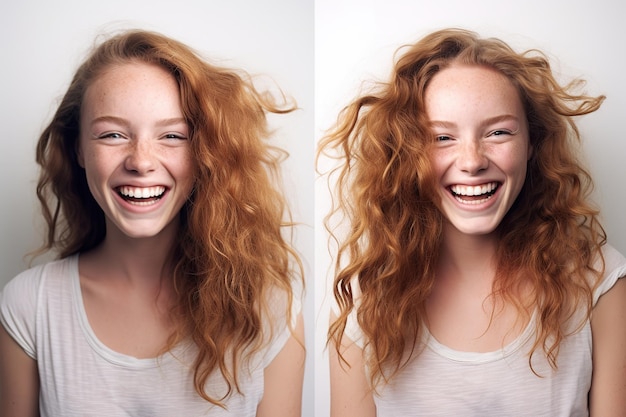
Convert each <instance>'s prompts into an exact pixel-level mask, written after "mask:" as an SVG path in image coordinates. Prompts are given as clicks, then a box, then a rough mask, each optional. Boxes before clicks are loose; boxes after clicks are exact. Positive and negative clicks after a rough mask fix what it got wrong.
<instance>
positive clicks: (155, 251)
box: [81, 224, 178, 286]
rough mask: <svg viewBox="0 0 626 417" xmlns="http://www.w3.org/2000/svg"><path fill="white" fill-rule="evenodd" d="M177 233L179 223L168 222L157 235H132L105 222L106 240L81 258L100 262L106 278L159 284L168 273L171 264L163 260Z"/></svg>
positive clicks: (167, 254) (135, 283)
mask: <svg viewBox="0 0 626 417" xmlns="http://www.w3.org/2000/svg"><path fill="white" fill-rule="evenodd" d="M177 232H178V225H177V224H171V225H169V226H168V227H166V228H165V229H164V230H162V231H161V233H159V234H158V235H156V236H151V237H146V238H131V237H128V236H126V235H125V234H124V233H122V232H121V231H120V230H119V229H117V228H116V227H114V226H112V225H109V224H107V234H106V238H105V240H104V241H103V242H102V244H101V245H100V246H99V247H97V248H95V249H94V250H92V251H90V252H89V253H87V254H85V255H84V257H85V258H89V259H90V260H92V261H94V262H95V263H96V264H97V265H99V267H100V268H102V269H101V270H102V272H106V275H107V276H108V277H109V279H112V280H113V279H118V280H121V281H125V282H127V283H129V284H131V285H142V286H155V285H156V286H160V285H161V284H162V282H161V281H162V278H163V277H167V276H168V275H169V274H170V270H169V268H171V265H168V264H166V260H167V259H168V258H169V254H170V251H171V249H172V246H173V244H174V240H175V238H176V233H177ZM82 256H83V255H81V257H82Z"/></svg>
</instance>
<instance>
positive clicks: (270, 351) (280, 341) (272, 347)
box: [262, 294, 302, 368]
mask: <svg viewBox="0 0 626 417" xmlns="http://www.w3.org/2000/svg"><path fill="white" fill-rule="evenodd" d="M274 296H275V297H274V300H273V301H277V300H276V297H277V296H278V295H277V294H274ZM281 298H282V299H283V300H284V296H283V297H281ZM272 304H273V308H271V310H273V312H274V313H275V316H274V323H271V324H269V325H267V326H266V328H268V329H273V331H272V332H271V333H270V335H271V336H272V339H271V340H270V342H269V346H268V348H267V349H266V351H265V353H264V354H263V364H262V365H263V368H266V367H267V366H268V365H269V364H270V363H271V362H272V361H273V360H274V358H276V356H277V355H278V354H279V353H280V351H281V350H282V349H283V347H284V346H285V344H286V343H287V340H289V337H291V330H290V327H295V325H296V320H297V318H298V314H300V312H301V310H302V302H301V301H300V299H299V298H298V297H296V296H294V297H293V301H292V303H291V318H292V320H291V324H290V325H289V326H288V325H287V321H286V319H285V315H284V313H282V314H281V313H280V312H281V311H283V312H284V311H285V309H282V310H281V309H279V308H276V306H277V305H282V306H284V305H285V303H284V302H274V303H272Z"/></svg>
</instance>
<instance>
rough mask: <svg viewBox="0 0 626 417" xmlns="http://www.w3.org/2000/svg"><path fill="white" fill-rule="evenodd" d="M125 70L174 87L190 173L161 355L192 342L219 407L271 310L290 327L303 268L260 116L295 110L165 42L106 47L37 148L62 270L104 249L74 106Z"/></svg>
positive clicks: (133, 35) (198, 369)
mask: <svg viewBox="0 0 626 417" xmlns="http://www.w3.org/2000/svg"><path fill="white" fill-rule="evenodd" d="M132 62H142V63H149V64H154V65H158V66H159V67H161V68H163V69H165V70H166V71H167V72H169V73H170V74H172V76H173V77H174V78H175V79H176V81H177V83H178V86H179V88H180V94H181V106H182V111H183V114H184V117H185V119H186V121H187V123H188V125H189V128H190V139H189V140H190V146H191V149H192V154H193V158H194V164H195V167H196V170H195V172H194V175H195V186H194V190H193V193H192V195H191V196H190V197H189V200H188V201H187V202H186V204H185V206H184V207H183V209H182V211H181V214H180V216H181V228H180V231H179V233H178V238H177V239H178V240H177V242H175V245H174V246H173V249H172V252H171V253H170V255H169V261H170V262H171V264H172V265H173V271H174V277H173V279H174V288H175V291H176V297H177V300H176V307H175V311H174V313H175V314H177V315H178V316H179V317H180V318H181V322H182V326H180V328H179V329H178V330H177V331H176V333H175V334H173V335H172V336H171V337H170V340H169V344H168V347H167V350H169V349H171V348H172V347H173V346H174V345H175V344H177V343H178V342H180V341H181V340H183V339H186V338H190V339H191V340H193V342H195V344H196V345H197V347H198V354H197V357H196V359H195V362H194V385H195V389H196V391H197V392H198V394H199V395H200V396H202V397H203V398H204V399H206V400H207V401H210V402H211V403H213V404H216V405H220V406H223V400H224V399H225V398H227V397H228V396H229V395H230V394H231V393H232V392H234V391H238V392H240V388H239V384H238V377H237V374H238V367H239V366H241V365H240V364H241V363H242V360H243V359H245V358H246V357H248V358H249V357H250V355H252V354H253V353H254V352H257V351H258V350H259V349H261V347H262V346H263V344H264V343H265V342H267V341H268V337H269V336H270V335H267V334H265V333H267V332H265V333H264V332H263V330H262V329H264V328H265V329H267V326H264V325H265V324H267V321H268V320H269V321H271V317H272V312H273V313H274V314H276V313H277V311H276V309H277V305H280V306H281V308H282V307H284V316H285V317H286V323H287V325H289V326H291V323H292V319H293V317H292V314H291V310H292V302H294V296H296V294H295V288H296V286H295V285H294V284H295V282H296V281H298V277H299V278H300V280H301V278H302V265H301V262H300V259H299V256H298V254H297V253H296V251H295V250H294V249H293V247H292V246H291V244H290V242H289V240H290V237H289V236H290V231H292V226H293V223H292V222H291V220H290V215H289V211H288V209H287V206H286V201H285V198H284V197H283V196H282V194H281V193H280V191H279V188H280V175H279V164H280V163H281V161H282V160H283V159H284V158H285V156H286V153H285V152H284V151H281V150H280V149H278V148H275V147H272V146H270V145H269V144H268V143H267V139H268V137H269V136H270V132H269V129H268V126H267V120H266V115H267V113H268V112H270V113H287V112H290V111H292V110H294V109H295V104H294V103H293V102H291V101H290V100H288V99H287V98H286V97H285V96H284V95H282V93H280V94H270V93H269V92H260V91H258V90H257V89H255V87H254V85H253V82H252V80H251V78H250V77H249V76H248V75H247V74H246V73H244V72H242V71H235V70H231V69H227V68H221V67H217V66H214V65H212V64H210V63H208V62H207V61H206V60H204V59H202V58H201V57H200V56H199V54H197V53H196V52H195V51H193V50H192V49H190V48H189V47H188V46H186V45H184V44H182V43H180V42H178V41H175V40H173V39H170V38H168V37H165V36H163V35H160V34H157V33H153V32H147V31H141V30H131V31H126V32H123V33H121V34H118V35H116V36H113V37H111V38H109V39H108V40H105V41H104V42H102V43H101V44H100V45H99V46H97V47H96V48H95V49H94V51H93V52H92V53H91V55H90V56H89V57H88V58H87V59H86V60H85V62H84V63H83V64H82V65H81V66H80V67H79V69H78V70H77V72H76V74H75V76H74V78H73V80H72V81H71V84H70V86H69V88H68V90H67V92H66V94H65V95H64V97H63V99H62V101H61V103H60V105H59V107H58V109H57V111H56V113H55V115H54V117H53V119H52V121H51V122H50V124H49V125H48V126H47V127H46V129H45V130H44V131H43V133H42V134H41V137H40V138H39V142H38V144H37V149H36V154H37V162H38V163H39V165H40V166H41V173H40V177H39V181H38V184H37V196H38V198H39V200H40V202H41V205H42V209H43V216H44V218H45V221H46V223H47V237H46V239H45V243H44V245H43V246H42V248H41V250H40V251H41V252H45V251H47V250H54V251H56V253H58V255H59V257H60V258H63V257H67V256H70V255H73V254H76V253H80V252H84V251H88V250H90V249H92V248H94V247H95V246H97V245H98V244H100V243H101V242H102V241H103V239H104V238H105V233H106V230H105V218H104V213H103V211H102V210H101V209H100V207H99V206H98V204H97V203H96V201H95V199H94V198H93V197H92V196H91V193H90V192H89V188H88V186H87V181H86V177H85V172H84V170H83V169H82V168H81V167H80V166H79V164H78V160H77V153H76V149H77V141H78V138H79V133H80V132H79V126H80V117H81V104H82V101H83V97H84V95H85V91H86V89H87V88H88V87H89V86H90V85H91V83H93V82H94V80H96V79H97V78H98V77H99V75H100V74H102V72H103V71H105V70H107V69H108V68H110V67H111V66H114V65H118V64H126V63H132ZM277 294H280V298H279V299H277V298H276V295H277ZM277 301H280V303H277ZM279 313H282V311H281V312H279ZM216 370H217V371H219V372H221V374H222V376H223V378H224V380H225V381H226V383H227V386H228V391H227V393H226V394H225V395H224V396H223V397H220V396H215V395H212V394H210V393H206V392H205V390H204V385H205V382H206V381H207V379H208V377H209V376H210V375H211V374H212V373H213V372H215V371H216Z"/></svg>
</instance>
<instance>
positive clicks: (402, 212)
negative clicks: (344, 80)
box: [322, 29, 626, 417]
mask: <svg viewBox="0 0 626 417" xmlns="http://www.w3.org/2000/svg"><path fill="white" fill-rule="evenodd" d="M578 85H579V83H577V82H574V83H572V84H570V85H569V86H567V87H561V86H560V85H559V84H558V83H557V82H556V81H555V78H554V77H553V75H552V72H551V69H550V66H549V64H548V62H547V60H546V59H545V58H544V57H543V56H542V55H541V54H539V53H536V52H535V53H533V52H528V53H523V54H518V53H516V52H514V51H513V50H512V49H511V48H510V47H508V46H507V45H506V44H505V43H503V42H501V41H499V40H496V39H481V38H480V37H478V36H477V35H476V34H474V33H472V32H468V31H464V30H456V29H451V30H442V31H438V32H435V33H432V34H430V35H428V36H426V37H425V38H424V39H422V40H421V41H419V42H418V43H416V44H415V45H412V46H410V47H408V49H407V50H406V51H404V53H403V54H402V55H401V56H400V58H399V59H398V61H397V63H396V65H395V67H394V70H393V76H392V78H391V80H390V81H389V82H387V83H380V84H378V87H377V89H375V90H374V91H373V92H371V93H369V94H365V95H363V96H361V97H358V98H357V99H356V100H355V101H353V102H352V103H351V104H350V105H349V106H347V107H346V108H345V109H344V110H343V112H342V114H341V115H340V118H339V121H338V125H337V126H336V128H335V129H334V130H333V131H331V133H330V134H329V136H328V137H327V138H326V139H325V140H324V141H323V143H322V150H323V151H324V152H326V153H328V154H330V155H331V156H332V155H335V156H337V154H338V158H339V159H340V160H341V163H342V164H341V166H340V167H339V168H338V170H337V174H338V176H337V194H336V199H337V205H338V206H337V207H338V208H337V210H336V211H335V214H337V213H343V214H344V215H346V216H347V218H348V220H349V227H348V228H347V230H348V232H347V233H346V235H345V236H337V238H338V239H340V240H339V242H340V246H339V252H338V256H337V260H336V265H337V270H338V272H337V275H336V277H335V283H334V294H335V298H336V302H337V308H336V309H335V311H334V317H333V322H332V323H331V327H330V332H329V338H330V342H331V345H332V346H333V347H332V348H331V395H332V399H331V414H332V416H333V417H339V416H359V417H365V416H374V415H377V416H379V417H381V416H409V415H410V416H415V415H428V416H460V415H463V416H491V415H493V416H503V415H515V416H522V415H524V416H526V415H527V416H538V415H550V416H582V415H588V414H591V415H595V416H617V415H620V416H623V415H626V326H624V322H625V320H626V280H624V279H622V280H620V279H619V278H621V277H624V276H625V275H626V259H624V257H622V255H620V254H619V253H618V252H617V251H615V250H614V249H613V248H611V247H610V246H609V245H607V244H606V236H605V232H604V230H603V229H602V227H601V226H600V224H599V222H598V213H597V211H596V210H594V208H593V207H592V206H591V204H590V202H589V200H588V196H589V191H590V189H591V180H590V178H589V175H588V173H587V172H586V171H585V170H584V169H583V168H582V167H581V165H580V164H579V162H578V161H577V159H576V152H575V149H576V148H575V143H576V141H577V140H578V131H577V129H576V127H575V125H574V122H573V118H574V117H575V116H579V115H583V114H587V113H590V112H593V111H595V110H596V109H598V108H599V107H600V104H601V102H602V100H603V99H604V97H597V98H596V97H590V96H587V95H584V94H578V93H575V92H574V88H575V87H576V86H578ZM333 152H335V154H333ZM332 218H333V217H332V216H331V220H329V221H331V222H332ZM329 227H331V228H332V227H333V226H332V224H330V225H329Z"/></svg>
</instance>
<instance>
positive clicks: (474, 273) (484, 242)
mask: <svg viewBox="0 0 626 417" xmlns="http://www.w3.org/2000/svg"><path fill="white" fill-rule="evenodd" d="M443 235H444V238H443V242H442V246H441V253H440V258H439V267H438V270H439V272H440V274H439V275H444V276H455V277H459V278H461V279H465V280H472V281H476V280H481V281H485V283H486V284H487V285H489V286H491V283H492V282H493V278H494V275H495V252H496V247H497V236H496V235H495V233H491V234H488V235H466V234H464V233H461V232H459V231H458V230H457V229H455V228H454V227H453V226H452V225H450V224H446V225H444V232H443Z"/></svg>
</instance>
